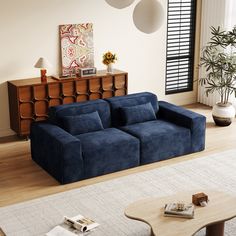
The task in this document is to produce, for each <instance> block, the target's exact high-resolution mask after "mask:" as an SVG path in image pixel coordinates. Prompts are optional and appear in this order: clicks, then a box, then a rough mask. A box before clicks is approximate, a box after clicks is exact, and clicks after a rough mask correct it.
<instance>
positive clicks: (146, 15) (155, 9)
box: [133, 0, 164, 34]
mask: <svg viewBox="0 0 236 236" xmlns="http://www.w3.org/2000/svg"><path fill="white" fill-rule="evenodd" d="M163 18H164V10H163V7H162V5H161V4H160V3H159V2H158V1H156V0H141V1H140V2H139V3H138V4H137V5H136V6H135V8H134V12H133V21H134V24H135V26H136V27H137V28H138V29H139V30H140V31H142V32H144V33H147V34H150V33H153V32H155V31H157V29H158V28H159V27H160V26H161V24H162V22H163Z"/></svg>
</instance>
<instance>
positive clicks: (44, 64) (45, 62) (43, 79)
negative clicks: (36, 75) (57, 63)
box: [34, 57, 52, 82]
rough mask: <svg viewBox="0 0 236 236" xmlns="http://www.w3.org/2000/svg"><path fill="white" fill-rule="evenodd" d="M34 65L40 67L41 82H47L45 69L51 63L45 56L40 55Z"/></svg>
mask: <svg viewBox="0 0 236 236" xmlns="http://www.w3.org/2000/svg"><path fill="white" fill-rule="evenodd" d="M34 67H35V68H40V69H41V82H47V69H48V68H49V67H52V65H51V63H50V62H49V61H48V60H47V59H46V58H44V57H40V58H39V59H38V61H37V62H36V64H35V65H34Z"/></svg>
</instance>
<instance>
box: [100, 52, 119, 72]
mask: <svg viewBox="0 0 236 236" xmlns="http://www.w3.org/2000/svg"><path fill="white" fill-rule="evenodd" d="M116 60H117V56H116V54H115V53H111V52H110V51H108V52H106V53H105V54H103V57H102V62H103V64H104V65H106V66H107V73H113V63H115V61H116Z"/></svg>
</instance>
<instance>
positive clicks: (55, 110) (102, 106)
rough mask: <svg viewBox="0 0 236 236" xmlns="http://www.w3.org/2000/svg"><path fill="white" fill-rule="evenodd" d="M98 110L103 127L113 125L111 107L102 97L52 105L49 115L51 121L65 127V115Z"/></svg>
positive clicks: (76, 114)
mask: <svg viewBox="0 0 236 236" xmlns="http://www.w3.org/2000/svg"><path fill="white" fill-rule="evenodd" d="M96 111H97V112H98V114H99V116H100V118H101V121H102V125H103V127H104V128H105V129H106V128H109V127H110V126H111V113H110V107H109V104H108V103H107V102H106V101H104V100H102V99H97V100H94V101H85V102H78V103H70V104H65V105H59V106H54V107H50V108H49V113H48V115H49V121H50V122H52V123H54V124H56V125H59V126H60V127H62V128H64V127H63V126H64V124H63V117H65V116H78V115H81V114H86V113H92V112H96Z"/></svg>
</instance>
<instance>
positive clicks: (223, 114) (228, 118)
mask: <svg viewBox="0 0 236 236" xmlns="http://www.w3.org/2000/svg"><path fill="white" fill-rule="evenodd" d="M212 117H213V119H214V121H215V124H216V125H218V126H228V125H230V124H231V123H232V121H233V119H234V117H235V109H234V107H233V105H232V104H231V103H227V104H223V103H220V102H219V103H216V104H215V105H214V106H213V110H212Z"/></svg>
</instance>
